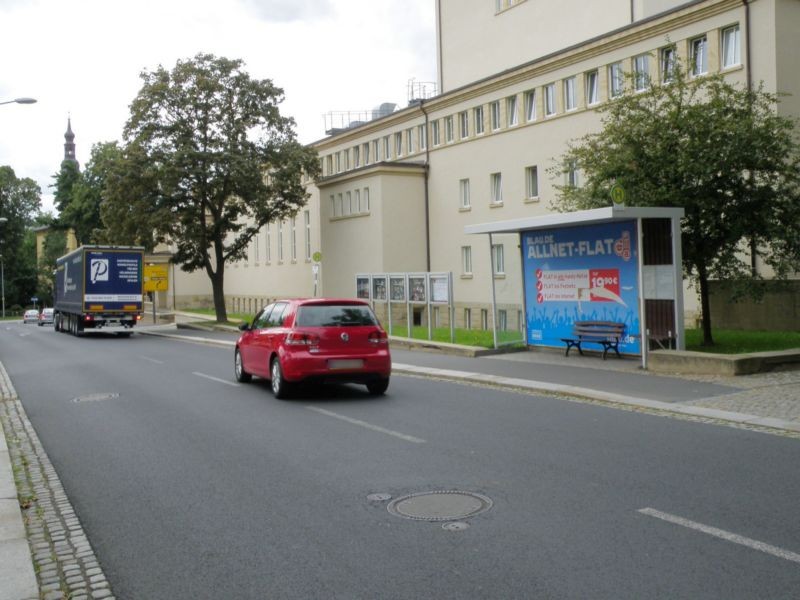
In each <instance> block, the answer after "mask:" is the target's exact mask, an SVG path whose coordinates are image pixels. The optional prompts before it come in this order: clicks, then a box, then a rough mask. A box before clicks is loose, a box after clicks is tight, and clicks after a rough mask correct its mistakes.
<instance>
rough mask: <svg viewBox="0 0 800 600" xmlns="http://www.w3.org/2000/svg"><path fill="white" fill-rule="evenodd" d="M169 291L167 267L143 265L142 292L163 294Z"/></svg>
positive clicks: (164, 265)
mask: <svg viewBox="0 0 800 600" xmlns="http://www.w3.org/2000/svg"><path fill="white" fill-rule="evenodd" d="M168 289H169V277H168V275H167V265H166V264H161V265H145V266H144V291H145V292H164V291H166V290H168Z"/></svg>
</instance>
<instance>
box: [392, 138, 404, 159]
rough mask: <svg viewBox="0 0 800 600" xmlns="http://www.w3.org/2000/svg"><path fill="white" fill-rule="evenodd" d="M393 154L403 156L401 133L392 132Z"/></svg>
mask: <svg viewBox="0 0 800 600" xmlns="http://www.w3.org/2000/svg"><path fill="white" fill-rule="evenodd" d="M394 155H395V156H403V134H402V133H395V134H394Z"/></svg>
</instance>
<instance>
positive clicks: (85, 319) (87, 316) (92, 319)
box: [83, 315, 94, 323]
mask: <svg viewBox="0 0 800 600" xmlns="http://www.w3.org/2000/svg"><path fill="white" fill-rule="evenodd" d="M83 320H84V321H86V322H87V323H88V322H89V321H94V317H93V316H92V315H83Z"/></svg>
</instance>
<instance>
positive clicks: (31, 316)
mask: <svg viewBox="0 0 800 600" xmlns="http://www.w3.org/2000/svg"><path fill="white" fill-rule="evenodd" d="M22 322H23V323H38V322H39V311H38V310H36V309H35V308H30V309H28V310H26V311H25V314H24V315H22Z"/></svg>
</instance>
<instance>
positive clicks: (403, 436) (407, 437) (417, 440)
mask: <svg viewBox="0 0 800 600" xmlns="http://www.w3.org/2000/svg"><path fill="white" fill-rule="evenodd" d="M306 408H307V409H309V410H313V411H315V412H318V413H320V414H323V415H326V416H328V417H333V418H334V419H340V420H342V421H347V422H348V423H351V424H353V425H358V426H359V427H366V428H367V429H371V430H372V431H378V432H380V433H385V434H387V435H393V436H394V437H396V438H400V439H401V440H405V441H407V442H413V443H415V444H424V443H425V440H422V439H420V438H418V437H414V436H413V435H406V434H405V433H400V432H399V431H392V430H391V429H385V428H383V427H379V426H378V425H373V424H371V423H367V422H366V421H359V420H358V419H351V418H350V417H345V416H344V415H340V414H338V413H335V412H331V411H329V410H325V409H324V408H317V407H316V406H306Z"/></svg>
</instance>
